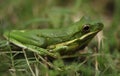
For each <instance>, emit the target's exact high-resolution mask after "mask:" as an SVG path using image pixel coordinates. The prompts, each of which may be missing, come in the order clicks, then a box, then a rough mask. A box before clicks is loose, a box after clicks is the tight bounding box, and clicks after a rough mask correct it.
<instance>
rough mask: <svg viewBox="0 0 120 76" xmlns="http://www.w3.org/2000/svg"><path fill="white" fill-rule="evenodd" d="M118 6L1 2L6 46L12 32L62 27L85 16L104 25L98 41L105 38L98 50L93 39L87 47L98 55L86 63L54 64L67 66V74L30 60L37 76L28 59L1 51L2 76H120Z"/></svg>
mask: <svg viewBox="0 0 120 76" xmlns="http://www.w3.org/2000/svg"><path fill="white" fill-rule="evenodd" d="M119 3H120V0H0V44H4V40H5V39H4V37H3V33H4V32H5V31H10V30H13V29H24V30H26V29H42V28H61V27H64V26H69V25H70V24H71V23H73V22H75V21H77V20H79V19H80V18H81V17H82V16H90V17H91V18H95V19H97V20H100V21H101V22H103V24H104V29H103V31H102V32H101V33H100V34H99V35H98V39H97V40H98V42H99V40H100V39H101V38H103V39H102V43H101V44H100V45H101V46H100V47H99V48H98V44H99V43H98V42H96V41H95V40H93V41H92V42H91V44H90V45H89V48H88V50H93V51H95V50H94V49H92V48H91V47H96V48H98V49H99V50H98V52H97V55H96V54H95V56H93V55H91V56H87V57H88V60H87V61H86V62H85V63H82V62H80V63H75V62H73V63H71V65H69V66H67V65H65V64H64V63H63V62H62V61H61V60H57V61H55V62H53V64H54V65H56V66H58V67H59V66H60V67H63V66H64V67H65V71H57V70H49V69H48V68H46V66H42V63H41V64H39V63H38V61H37V60H35V58H30V59H28V60H29V61H30V64H31V67H32V68H33V71H34V72H35V74H34V73H32V72H31V70H30V69H29V67H28V66H27V64H26V60H25V59H17V60H14V56H12V54H11V52H8V53H6V52H4V51H0V76H8V75H9V76H10V75H11V76H120V4H119ZM101 34H102V35H101ZM94 45H95V46H94ZM3 46H4V45H3ZM1 47H2V46H0V50H2V48H1ZM58 63H59V64H58Z"/></svg>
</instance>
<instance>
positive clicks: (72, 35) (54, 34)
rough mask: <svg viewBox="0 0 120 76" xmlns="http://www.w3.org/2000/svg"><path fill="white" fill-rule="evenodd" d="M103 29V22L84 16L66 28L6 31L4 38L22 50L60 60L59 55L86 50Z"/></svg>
mask: <svg viewBox="0 0 120 76" xmlns="http://www.w3.org/2000/svg"><path fill="white" fill-rule="evenodd" d="M103 27H104V25H103V23H102V22H100V21H96V20H92V19H91V18H89V17H86V16H84V17H82V18H81V19H80V20H78V21H76V22H73V23H72V24H70V25H69V26H66V27H62V28H56V29H54V28H45V29H33V30H12V31H6V32H5V33H4V37H5V38H6V39H7V40H8V41H9V42H10V43H13V44H14V45H17V46H18V47H21V48H22V49H27V50H29V51H32V52H34V53H37V54H40V55H42V56H46V55H48V56H51V57H54V58H58V54H59V55H60V56H62V55H67V54H75V53H77V52H78V50H81V49H84V48H85V47H86V46H87V45H88V44H89V43H90V41H91V40H92V39H93V38H94V37H95V36H96V34H97V33H98V32H100V31H101V30H102V29H103Z"/></svg>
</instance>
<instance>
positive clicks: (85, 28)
mask: <svg viewBox="0 0 120 76" xmlns="http://www.w3.org/2000/svg"><path fill="white" fill-rule="evenodd" d="M82 31H83V32H89V31H90V25H89V24H86V25H84V26H83V29H82Z"/></svg>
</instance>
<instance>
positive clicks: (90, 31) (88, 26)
mask: <svg viewBox="0 0 120 76" xmlns="http://www.w3.org/2000/svg"><path fill="white" fill-rule="evenodd" d="M77 25H78V26H79V27H78V29H79V31H78V32H77V33H76V37H78V36H79V37H80V43H83V44H82V45H80V47H81V48H84V46H86V45H87V44H88V43H89V42H90V41H91V40H92V38H93V37H94V36H95V35H96V34H97V33H98V32H99V31H101V30H102V29H103V24H102V23H101V22H99V21H95V20H91V19H90V18H88V17H83V18H82V19H81V20H80V21H78V23H77Z"/></svg>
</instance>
